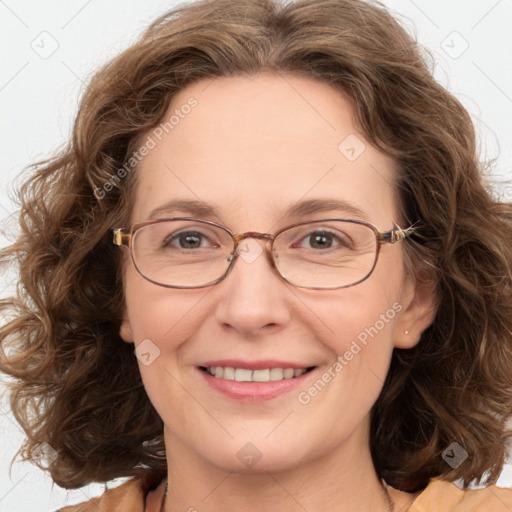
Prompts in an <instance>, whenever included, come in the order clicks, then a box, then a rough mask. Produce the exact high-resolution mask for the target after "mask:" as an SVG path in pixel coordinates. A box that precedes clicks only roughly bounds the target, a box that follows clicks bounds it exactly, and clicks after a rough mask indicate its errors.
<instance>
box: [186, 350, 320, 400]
mask: <svg viewBox="0 0 512 512" xmlns="http://www.w3.org/2000/svg"><path fill="white" fill-rule="evenodd" d="M196 368H197V370H198V371H199V373H200V374H201V375H203V376H204V381H205V383H206V384H207V385H208V387H209V389H211V390H213V391H214V392H215V393H219V394H220V395H221V396H223V397H224V398H227V399H229V400H234V401H238V402H244V403H252V404H254V403H258V402H264V401H268V400H272V399H274V398H277V397H278V396H283V395H286V394H289V393H290V392H292V391H293V390H296V389H297V388H298V387H299V386H301V385H305V383H306V379H309V378H310V377H309V376H310V374H311V373H312V372H313V370H315V368H317V366H306V365H300V364H294V363H284V362H277V361H260V362H253V363H247V362H243V361H234V360H232V361H211V362H208V363H204V365H201V366H197V367H196Z"/></svg>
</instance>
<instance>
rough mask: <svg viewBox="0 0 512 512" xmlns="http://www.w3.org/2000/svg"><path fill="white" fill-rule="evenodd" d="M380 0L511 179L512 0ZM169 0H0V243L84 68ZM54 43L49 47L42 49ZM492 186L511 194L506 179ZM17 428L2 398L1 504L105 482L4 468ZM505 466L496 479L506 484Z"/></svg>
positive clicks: (16, 508)
mask: <svg viewBox="0 0 512 512" xmlns="http://www.w3.org/2000/svg"><path fill="white" fill-rule="evenodd" d="M384 3H385V4H386V5H388V6H389V7H390V8H391V9H392V10H393V11H394V12H395V14H396V15H397V17H398V18H399V19H400V20H401V21H402V22H403V23H404V24H405V26H406V27H407V28H408V29H409V30H410V31H411V32H414V33H415V34H416V35H417V38H418V40H419V41H420V43H421V44H423V45H425V46H426V47H428V48H429V49H430V51H431V52H432V54H433V56H434V58H435V61H436V76H437V78H438V80H439V81H440V82H441V83H442V84H443V85H444V86H445V87H447V88H448V89H450V90H451V91H452V92H453V93H454V94H455V95H456V96H457V97H458V98H459V99H460V100H461V101H462V103H463V104H464V105H465V106H466V108H467V109H468V110H469V112H470V113H471V114H472V116H473V119H474V122H475V125H476V128H477V131H478V133H479V135H480V138H481V141H482V146H481V153H482V157H483V159H485V160H494V175H495V176H496V177H497V178H499V179H503V178H508V179H510V180H512V145H511V144H510V142H511V133H512V64H511V63H512V58H511V57H510V56H511V55H512V30H511V29H512V0H470V1H468V0H428V1H427V0H386V1H384ZM173 5H176V2H173V1H167V2H166V1H163V0H146V1H145V2H140V1H139V0H115V1H114V0H112V1H110V2H106V1H100V0H67V1H65V0H46V1H45V2H37V1H36V0H25V1H24V2H16V1H15V0H0V52H1V53H0V58H1V68H0V69H1V73H0V119H1V124H0V145H1V147H0V155H1V160H0V182H1V184H2V187H1V190H0V219H3V222H2V223H1V224H0V246H2V245H5V244H6V243H7V239H6V238H5V236H6V234H5V231H6V226H9V225H12V220H9V219H8V214H9V213H10V212H11V211H12V205H11V201H10V199H9V195H8V190H9V188H10V187H12V186H13V180H14V179H15V177H16V175H17V174H18V173H19V172H20V170H22V169H23V168H24V167H25V166H27V165H28V164H29V163H31V162H34V161H36V160H38V159H41V158H44V157H47V156H49V155H51V154H52V152H53V151H55V150H56V149H57V148H58V147H59V146H60V145H61V144H62V143H63V142H64V141H65V140H66V138H67V137H68V136H69V134H70V132H71V125H72V121H73V118H74V115H75V113H76V108H77V101H78V98H79V96H80V94H81V92H82V91H83V88H84V84H85V83H87V80H88V77H89V76H90V75H91V73H92V72H93V71H94V70H95V69H96V68H97V67H98V66H99V65H100V64H101V63H103V62H105V61H106V60H107V59H108V58H109V57H111V56H113V55H115V54H116V53H118V52H119V51H120V50H121V49H123V48H125V47H126V46H128V45H129V44H130V43H131V42H133V41H134V40H135V38H136V37H137V35H138V34H139V33H140V32H141V31H142V30H143V29H144V28H145V27H146V26H147V24H148V23H149V22H150V21H152V20H153V19H154V18H155V17H156V16H157V15H159V14H161V13H163V12H164V11H166V10H167V9H169V8H171V7H172V6H173ZM53 47H55V48H56V49H55V51H54V53H52V54H51V55H49V56H48V55H46V54H44V52H49V51H50V50H51V49H53ZM38 52H39V53H38ZM499 191H500V192H501V193H502V194H504V195H506V196H508V197H509V198H512V186H511V185H510V184H509V185H508V186H504V185H501V186H500V189H499ZM2 230H3V231H4V232H3V233H2ZM12 277H13V276H12V275H11V276H9V275H8V276H5V275H2V276H1V277H0V278H1V281H0V295H5V294H6V293H8V292H9V291H10V290H12V286H13V282H12ZM23 437H24V436H23V432H22V431H21V429H20V428H19V426H17V425H16V423H15V422H14V420H13V419H12V416H10V414H9V412H8V408H7V406H6V404H5V402H4V403H2V402H0V511H1V512H34V510H35V509H36V508H37V511H38V512H52V511H54V510H56V509H57V508H59V507H61V506H63V505H64V504H66V503H69V504H72V503H78V502H80V501H84V500H86V499H88V498H89V497H92V496H95V495H98V494H101V493H102V492H103V490H104V487H103V486H102V485H99V484H96V485H92V486H89V487H86V488H83V489H80V490H75V491H71V492H67V491H66V490H64V489H61V488H60V487H58V486H56V485H52V482H51V479H50V478H49V477H48V476H46V475H45V473H43V472H42V471H40V470H38V469H37V468H36V467H35V466H33V465H31V464H28V463H19V462H18V463H15V464H14V465H13V466H12V469H11V474H9V468H10V460H11V458H12V457H13V455H14V453H15V452H16V450H17V448H18V447H19V445H20V444H21V441H22V440H23ZM507 471H508V473H507V474H506V475H505V474H504V475H503V479H502V480H501V481H500V482H503V483H504V484H505V483H506V484H507V485H511V484H512V472H510V468H509V469H508V470H507ZM117 483H120V481H118V482H116V484H117Z"/></svg>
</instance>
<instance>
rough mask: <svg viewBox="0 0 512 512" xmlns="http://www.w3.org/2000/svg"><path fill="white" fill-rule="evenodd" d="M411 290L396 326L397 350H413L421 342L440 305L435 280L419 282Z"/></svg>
mask: <svg viewBox="0 0 512 512" xmlns="http://www.w3.org/2000/svg"><path fill="white" fill-rule="evenodd" d="M409 289H410V294H407V295H409V297H410V298H409V301H408V302H407V303H406V304H404V309H403V311H402V313H401V314H400V319H399V321H398V322H397V324H396V331H395V336H394V346H395V347H396V348H404V349H407V348H412V347H414V346H415V345H416V344H417V343H418V342H419V340H420V336H421V333H422V332H423V331H424V330H425V329H427V328H428V327H429V326H430V325H431V324H432V322H433V321H434V319H435V316H436V313H437V307H438V304H439V300H438V296H437V292H436V286H435V282H434V280H433V279H428V280H421V281H419V280H418V281H416V282H414V283H413V284H412V286H410V288H409Z"/></svg>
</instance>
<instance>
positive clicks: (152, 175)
mask: <svg viewBox="0 0 512 512" xmlns="http://www.w3.org/2000/svg"><path fill="white" fill-rule="evenodd" d="M191 105H193V106H191ZM147 137H148V138H147V139H146V140H148V141H149V138H151V140H152V141H153V142H154V144H151V146H153V147H152V149H150V150H149V151H148V152H147V154H146V156H144V158H143V159H142V160H141V162H140V163H139V165H138V167H137V171H136V172H137V174H138V184H137V190H136V198H135V204H134V208H133V212H132V221H133V222H138V221H141V220H145V219H146V218H148V217H149V216H150V214H151V213H152V212H153V211H154V210H155V208H159V207H162V206H163V205H165V204H167V203H169V202H170V201H176V200H179V201H182V200H184V201H187V200H189V201H195V202H196V203H201V202H207V203H208V204H209V205H210V206H213V207H214V209H215V216H216V220H218V221H219V220H220V221H222V222H225V223H231V224H230V226H229V227H231V228H233V229H248V230H253V229H260V228H261V229H265V226H266V227H268V225H269V224H270V225H274V223H275V222H276V221H277V220H278V219H279V218H280V217H281V218H282V217H283V215H284V212H285V210H288V213H290V212H292V211H293V204H295V203H297V202H299V201H305V200H308V201H311V200H316V199H334V200H338V201H342V202H344V203H346V204H347V205H348V208H347V215H344V216H345V217H347V216H349V217H353V216H354V210H356V209H357V210H361V212H362V215H361V217H365V218H366V220H369V221H371V222H374V223H375V224H377V225H378V226H379V227H382V228H388V227H390V223H391V222H392V221H395V220H396V216H397V212H396V211H395V208H396V200H395V187H394V185H393V183H394V176H395V164H394V162H393V161H392V160H391V159H390V158H388V157H387V156H385V155H384V154H383V153H381V152H380V151H378V150H377V149H375V148H373V147H372V146H370V144H369V143H368V142H367V141H366V140H365V139H364V136H363V135H362V134H361V133H360V132H359V131H358V130H357V128H356V125H355V123H354V117H353V110H352V107H351V105H350V103H349V101H348V100H347V99H345V98H344V96H343V95H342V94H341V93H340V92H339V91H337V90H336V89H334V88H332V87H331V86H329V85H328V84H325V83H322V82H318V81H315V80H312V79H308V78H303V77H297V76H294V75H274V74H259V75H255V76H252V77H249V76H233V77H221V78H216V79H208V80H201V81H199V82H196V83H194V84H192V85H190V86H189V87H187V88H185V89H183V90H181V91H180V92H179V93H178V94H177V95H176V96H175V97H174V98H173V100H172V102H171V104H170V106H169V109H168V111H167V113H166V115H165V118H164V121H163V124H161V125H160V126H159V127H157V128H156V129H154V130H152V131H151V132H148V134H147ZM350 206H353V207H354V208H352V210H351V209H350ZM299 211H300V212H301V214H304V213H305V212H306V211H307V210H305V209H302V210H299ZM295 212H297V210H296V209H295ZM171 213H173V212H170V211H169V215H170V214H171ZM176 213H186V212H184V211H181V212H179V211H176ZM187 213H188V212H187ZM197 213H199V214H200V211H197ZM333 213H334V212H333ZM349 213H350V215H349ZM208 215H210V214H207V213H206V210H205V216H208ZM159 216H160V217H161V216H165V209H162V208H161V210H160V212H159ZM338 216H341V214H340V215H338ZM282 220H283V221H286V219H284V218H283V219H282ZM290 220H291V219H290ZM293 220H297V219H296V218H294V219H293ZM242 224H243V225H242ZM249 224H250V225H249Z"/></svg>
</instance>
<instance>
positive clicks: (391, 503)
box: [160, 478, 395, 512]
mask: <svg viewBox="0 0 512 512" xmlns="http://www.w3.org/2000/svg"><path fill="white" fill-rule="evenodd" d="M167 487H168V482H167V478H166V479H165V491H164V495H163V498H162V505H161V507H160V512H165V503H166V501H167ZM382 487H383V489H384V492H385V493H386V498H387V499H388V505H389V506H388V512H393V511H394V510H395V502H394V501H393V499H392V498H391V495H390V494H389V491H388V486H387V484H386V482H384V480H382Z"/></svg>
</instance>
